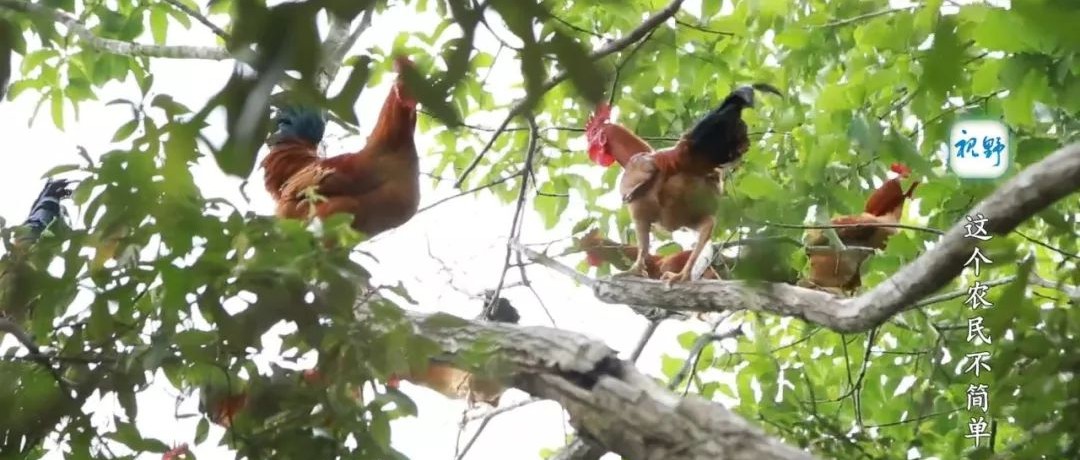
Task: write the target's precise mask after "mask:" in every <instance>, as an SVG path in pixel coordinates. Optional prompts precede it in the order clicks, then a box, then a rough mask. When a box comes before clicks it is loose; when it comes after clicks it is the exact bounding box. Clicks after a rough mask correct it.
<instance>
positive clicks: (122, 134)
mask: <svg viewBox="0 0 1080 460" xmlns="http://www.w3.org/2000/svg"><path fill="white" fill-rule="evenodd" d="M138 127H139V120H138V119H135V120H131V121H128V122H127V123H124V124H123V125H122V126H120V128H119V129H117V130H116V133H115V134H113V138H112V141H113V142H120V141H122V140H125V139H127V138H129V137H131V135H132V134H134V133H135V129H136V128H138Z"/></svg>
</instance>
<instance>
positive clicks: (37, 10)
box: [0, 0, 233, 61]
mask: <svg viewBox="0 0 1080 460" xmlns="http://www.w3.org/2000/svg"><path fill="white" fill-rule="evenodd" d="M0 9H6V10H10V11H19V12H23V13H27V14H34V15H38V16H42V17H47V18H50V19H52V20H53V21H56V22H58V23H60V24H63V25H64V26H65V27H67V28H68V30H70V31H72V32H74V33H75V35H76V36H78V37H79V39H80V40H82V41H83V43H84V44H85V45H86V46H88V47H90V48H93V49H95V50H97V51H101V52H104V53H112V54H122V55H126V56H145V57H159V58H169V59H206V60H212V61H223V60H226V59H233V56H232V55H230V54H229V52H228V51H226V50H225V49H224V48H215V47H203V46H157V45H144V44H140V43H131V42H126V41H123V40H114V39H111V38H102V37H99V36H97V35H94V33H93V32H91V31H90V29H89V28H88V27H86V24H83V23H82V21H79V19H78V18H76V17H75V16H72V15H71V14H68V13H66V12H64V11H60V10H55V9H52V8H49V7H46V6H42V5H41V4H40V3H31V2H28V1H25V0H0Z"/></svg>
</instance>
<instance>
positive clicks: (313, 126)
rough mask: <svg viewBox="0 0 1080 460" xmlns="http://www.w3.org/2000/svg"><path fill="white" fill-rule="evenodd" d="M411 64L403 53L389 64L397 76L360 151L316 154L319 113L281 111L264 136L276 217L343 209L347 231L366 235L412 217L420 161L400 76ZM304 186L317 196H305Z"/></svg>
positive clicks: (412, 112)
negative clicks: (348, 219) (274, 127)
mask: <svg viewBox="0 0 1080 460" xmlns="http://www.w3.org/2000/svg"><path fill="white" fill-rule="evenodd" d="M412 65H413V64H412V62H411V61H409V60H408V59H406V58H404V57H398V58H396V60H395V61H394V68H395V70H396V71H397V72H398V74H399V75H398V80H397V81H396V82H395V83H394V86H393V88H392V89H391V90H390V94H389V95H387V97H386V101H385V102H384V103H383V107H382V111H381V112H379V118H378V121H376V123H375V128H373V129H372V131H371V135H370V136H368V140H367V145H366V146H364V148H363V149H362V150H360V151H359V152H356V153H346V154H343V155H338V156H334V157H330V158H320V157H319V154H318V145H319V142H321V141H322V136H323V132H324V130H325V127H326V122H325V120H324V119H323V116H322V113H321V112H319V111H317V110H312V109H307V108H300V107H290V108H286V109H284V110H282V111H280V113H279V114H278V116H277V126H278V129H277V131H276V132H275V133H274V134H273V135H272V136H271V137H270V139H269V140H268V141H267V143H268V144H269V145H270V147H271V150H270V154H269V155H268V156H267V157H266V158H265V159H264V160H263V162H262V168H263V170H264V171H265V172H264V181H265V185H266V190H267V191H268V192H269V193H270V195H271V196H272V197H273V198H274V201H276V202H277V215H278V217H284V218H293V219H307V218H309V217H310V216H311V215H312V214H314V215H315V216H318V217H320V218H326V217H329V216H330V215H333V214H336V213H348V214H351V215H352V216H353V222H352V226H353V228H354V229H356V230H357V231H359V232H361V233H364V234H365V235H367V236H368V237H371V236H374V235H377V234H379V233H382V232H384V231H386V230H389V229H391V228H395V227H398V226H400V225H402V224H404V223H405V222H407V221H408V220H409V219H411V218H412V217H413V215H415V214H416V210H417V208H418V206H419V204H420V182H419V174H420V169H419V158H418V157H417V154H416V144H415V143H414V140H413V131H414V130H415V128H416V100H415V99H413V97H412V96H411V94H410V93H409V91H408V89H407V88H406V87H405V83H404V80H403V79H402V77H401V72H402V69H403V68H405V67H406V66H412ZM309 190H311V191H314V192H315V193H316V194H317V195H320V196H321V197H322V199H318V200H309V199H307V198H306V195H308V191H309ZM311 208H314V209H313V210H312V209H311ZM312 211H313V212H312Z"/></svg>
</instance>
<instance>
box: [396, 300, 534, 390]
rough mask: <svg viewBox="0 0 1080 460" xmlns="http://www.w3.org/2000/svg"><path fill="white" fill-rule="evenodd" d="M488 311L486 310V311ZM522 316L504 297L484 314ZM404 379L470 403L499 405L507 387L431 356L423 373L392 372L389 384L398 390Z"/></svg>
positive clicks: (512, 320) (508, 319) (510, 320)
mask: <svg viewBox="0 0 1080 460" xmlns="http://www.w3.org/2000/svg"><path fill="white" fill-rule="evenodd" d="M489 301H490V300H489ZM488 311H489V310H487V309H485V312H488ZM520 319H521V316H520V315H519V314H518V311H517V309H516V308H514V306H513V305H511V304H510V302H509V301H508V300H506V299H504V298H502V297H499V298H498V299H497V300H496V301H495V305H494V308H492V309H491V310H490V313H485V317H484V320H486V321H492V322H496V323H504V324H517V323H518V321H519V320H520ZM401 380H408V381H410V382H412V383H414V384H417V385H421V386H425V387H427V388H430V389H432V390H435V391H437V392H439V393H441V394H442V395H443V396H446V397H447V398H450V399H461V398H465V399H466V401H467V402H468V404H469V406H473V405H475V404H476V403H478V402H482V403H485V404H488V405H491V406H492V407H498V406H499V399H500V398H501V397H502V394H503V392H504V391H505V390H506V387H505V386H503V384H502V383H501V382H499V381H498V380H496V379H489V378H484V377H479V376H477V375H475V374H472V373H470V372H468V371H464V370H461V369H458V368H456V367H453V366H451V365H449V364H447V363H444V362H440V361H438V360H437V359H432V360H431V362H430V363H429V364H428V366H427V369H425V370H424V371H423V372H422V373H408V374H404V375H399V374H394V375H391V376H390V379H389V381H388V382H387V386H388V387H390V388H395V389H396V388H398V385H399V384H400V382H401Z"/></svg>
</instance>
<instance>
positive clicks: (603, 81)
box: [551, 31, 609, 104]
mask: <svg viewBox="0 0 1080 460" xmlns="http://www.w3.org/2000/svg"><path fill="white" fill-rule="evenodd" d="M551 47H552V49H553V50H554V51H555V55H556V56H558V57H559V64H561V65H562V67H563V69H564V71H565V72H566V73H567V74H568V75H569V76H570V81H571V82H573V84H574V87H575V88H577V90H578V91H580V92H581V95H582V96H583V97H584V98H585V100H587V101H589V103H591V104H597V103H599V102H601V101H604V100H605V99H606V98H605V96H604V94H605V93H606V92H607V90H608V86H609V83H608V74H607V71H606V69H603V68H601V67H600V66H598V65H597V63H596V60H595V59H591V58H590V57H589V53H588V51H586V50H585V48H584V47H583V46H581V44H580V43H578V42H577V41H576V40H574V39H573V38H570V36H568V35H564V34H562V33H560V32H558V31H556V32H555V35H554V36H552V37H551Z"/></svg>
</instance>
